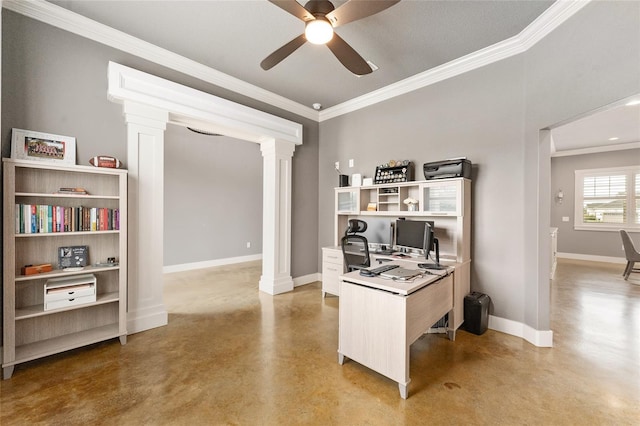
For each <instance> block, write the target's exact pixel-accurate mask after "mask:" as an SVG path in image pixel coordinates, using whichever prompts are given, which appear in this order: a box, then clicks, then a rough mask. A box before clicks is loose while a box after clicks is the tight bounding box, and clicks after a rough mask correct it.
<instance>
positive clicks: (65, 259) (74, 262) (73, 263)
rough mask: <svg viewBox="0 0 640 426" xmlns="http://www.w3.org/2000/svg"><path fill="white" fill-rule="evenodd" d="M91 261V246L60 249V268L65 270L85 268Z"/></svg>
mask: <svg viewBox="0 0 640 426" xmlns="http://www.w3.org/2000/svg"><path fill="white" fill-rule="evenodd" d="M88 260H89V246H66V247H58V266H59V268H60V269H65V268H83V267H85V266H87V264H88Z"/></svg>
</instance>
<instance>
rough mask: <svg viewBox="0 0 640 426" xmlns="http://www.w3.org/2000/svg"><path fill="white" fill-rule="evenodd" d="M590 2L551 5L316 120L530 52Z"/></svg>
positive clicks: (565, 1)
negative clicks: (511, 29) (499, 37)
mask: <svg viewBox="0 0 640 426" xmlns="http://www.w3.org/2000/svg"><path fill="white" fill-rule="evenodd" d="M590 1H591V0H580V1H573V0H559V1H556V2H555V3H553V4H552V5H551V6H550V7H549V8H548V9H547V10H546V11H544V12H543V13H542V14H541V15H540V16H539V17H538V18H537V19H536V20H535V21H533V22H532V23H531V24H529V26H528V27H527V28H525V29H524V30H522V32H520V34H518V35H516V36H514V37H511V38H509V39H506V40H503V41H501V42H498V43H496V44H493V45H491V46H488V47H485V48H484V49H480V50H478V51H476V52H473V53H470V54H468V55H466V56H463V57H461V58H458V59H455V60H453V61H450V62H447V63H446V64H442V65H440V66H438V67H435V68H432V69H430V70H427V71H425V72H422V73H420V74H416V75H414V76H412V77H409V78H406V79H404V80H402V81H399V82H397V83H394V84H391V85H389V86H386V87H383V88H381V89H379V90H375V91H373V92H370V93H368V94H366V95H363V96H360V97H357V98H354V99H351V100H349V101H347V102H343V103H341V104H339V105H336V106H334V107H331V108H327V109H325V110H322V111H320V121H321V122H322V121H325V120H329V119H331V118H334V117H338V116H340V115H344V114H347V113H350V112H353V111H357V110H359V109H362V108H365V107H367V106H370V105H373V104H376V103H378V102H382V101H384V100H387V99H391V98H393V97H396V96H399V95H402V94H405V93H409V92H412V91H414V90H417V89H421V88H423V87H426V86H430V85H432V84H435V83H438V82H440V81H443V80H446V79H449V78H452V77H455V76H458V75H460V74H464V73H466V72H469V71H472V70H475V69H478V68H480V67H483V66H485V65H489V64H492V63H494V62H498V61H501V60H503V59H506V58H509V57H511V56H515V55H518V54H520V53H522V52H525V51H526V50H528V49H530V48H531V47H532V46H534V45H535V44H536V43H538V42H539V41H540V40H542V39H543V38H544V37H546V36H547V35H548V34H549V33H550V32H551V31H553V30H554V29H556V28H557V27H558V26H560V25H561V24H562V23H563V22H564V21H566V20H567V19H569V18H570V17H571V16H573V15H574V14H575V13H577V12H578V11H579V10H580V9H582V8H583V7H584V6H586V5H587V4H588V3H589V2H590Z"/></svg>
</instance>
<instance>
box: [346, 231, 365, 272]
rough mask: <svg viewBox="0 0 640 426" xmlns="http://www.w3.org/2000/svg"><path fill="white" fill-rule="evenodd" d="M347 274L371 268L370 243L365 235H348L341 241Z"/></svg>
mask: <svg viewBox="0 0 640 426" xmlns="http://www.w3.org/2000/svg"><path fill="white" fill-rule="evenodd" d="M340 245H341V246H342V255H343V257H344V264H345V268H346V270H347V272H351V271H355V270H357V269H363V268H368V267H369V266H371V258H370V257H369V242H368V241H367V239H366V238H365V237H364V236H363V235H355V234H348V235H345V236H344V237H342V240H341V241H340Z"/></svg>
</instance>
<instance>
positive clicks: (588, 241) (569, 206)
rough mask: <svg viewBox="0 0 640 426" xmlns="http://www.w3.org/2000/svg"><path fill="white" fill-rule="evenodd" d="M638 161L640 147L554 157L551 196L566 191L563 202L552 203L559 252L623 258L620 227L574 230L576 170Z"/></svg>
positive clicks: (552, 220)
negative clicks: (609, 229)
mask: <svg viewBox="0 0 640 426" xmlns="http://www.w3.org/2000/svg"><path fill="white" fill-rule="evenodd" d="M638 164H640V149H629V150H623V151H611V152H602V153H597V154H583V155H573V156H569V157H554V158H552V159H551V194H552V197H555V194H557V192H558V190H559V189H562V192H563V193H564V199H563V201H562V203H558V202H557V201H556V200H555V199H554V200H553V201H552V204H551V226H555V227H557V228H558V251H559V252H561V253H571V254H585V255H593V256H609V257H619V258H624V250H623V249H622V242H621V241H620V234H619V233H618V231H617V230H614V231H576V230H574V229H573V226H574V220H575V217H574V214H575V208H574V206H575V171H576V170H588V169H600V168H606V167H623V166H637V165H638ZM562 216H568V217H569V219H570V221H569V222H562Z"/></svg>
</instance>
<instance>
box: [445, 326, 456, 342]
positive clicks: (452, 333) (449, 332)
mask: <svg viewBox="0 0 640 426" xmlns="http://www.w3.org/2000/svg"><path fill="white" fill-rule="evenodd" d="M447 337H448V338H449V340H451V341H452V342H454V341H455V340H456V329H455V328H450V329H448V330H447Z"/></svg>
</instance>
